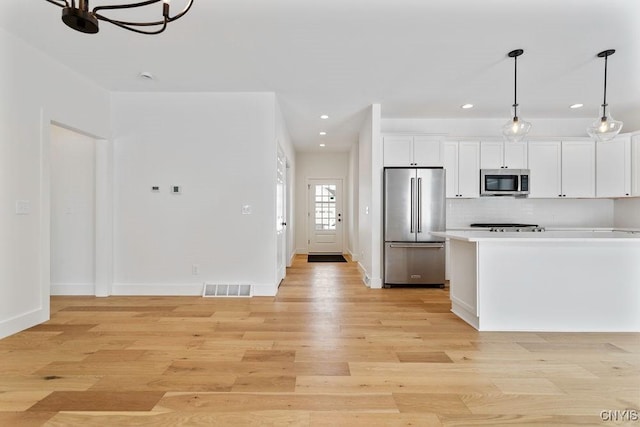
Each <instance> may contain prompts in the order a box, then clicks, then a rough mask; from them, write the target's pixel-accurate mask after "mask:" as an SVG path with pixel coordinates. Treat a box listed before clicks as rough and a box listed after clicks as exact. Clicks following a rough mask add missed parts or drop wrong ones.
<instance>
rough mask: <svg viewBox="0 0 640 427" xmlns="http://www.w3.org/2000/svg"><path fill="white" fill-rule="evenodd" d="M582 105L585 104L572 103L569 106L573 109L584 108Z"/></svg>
mask: <svg viewBox="0 0 640 427" xmlns="http://www.w3.org/2000/svg"><path fill="white" fill-rule="evenodd" d="M582 107H584V104H573V105H570V106H569V108H572V109H574V110H575V109H576V108H582Z"/></svg>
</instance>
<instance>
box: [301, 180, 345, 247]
mask: <svg viewBox="0 0 640 427" xmlns="http://www.w3.org/2000/svg"><path fill="white" fill-rule="evenodd" d="M307 189H308V200H309V209H308V213H307V218H308V240H307V243H308V245H309V247H308V252H309V253H335V254H342V251H343V247H342V242H343V224H344V218H343V215H342V180H341V179H309V181H308V185H307Z"/></svg>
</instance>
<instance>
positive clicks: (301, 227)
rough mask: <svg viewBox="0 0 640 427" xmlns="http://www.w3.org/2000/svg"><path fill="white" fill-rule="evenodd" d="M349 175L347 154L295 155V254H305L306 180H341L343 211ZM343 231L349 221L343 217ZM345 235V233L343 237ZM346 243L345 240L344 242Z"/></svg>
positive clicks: (347, 197)
mask: <svg viewBox="0 0 640 427" xmlns="http://www.w3.org/2000/svg"><path fill="white" fill-rule="evenodd" d="M348 175H349V153H345V152H327V153H316V152H314V153H305V152H299V153H297V154H296V175H295V187H296V209H295V212H296V227H295V230H296V232H295V235H296V248H297V249H296V252H297V253H299V254H305V253H307V240H308V237H307V226H308V222H307V212H308V210H309V209H308V207H307V202H308V198H307V179H309V178H340V179H342V193H343V194H342V199H343V209H345V208H346V206H347V203H348V200H349V199H350V198H351V195H350V193H349V187H348V185H347V184H348V183H347V177H348ZM344 222H345V225H344V229H345V230H348V228H349V224H350V223H351V219H350V218H348V217H346V216H345V221H344ZM346 236H347V233H345V237H346ZM344 241H346V239H345V240H344Z"/></svg>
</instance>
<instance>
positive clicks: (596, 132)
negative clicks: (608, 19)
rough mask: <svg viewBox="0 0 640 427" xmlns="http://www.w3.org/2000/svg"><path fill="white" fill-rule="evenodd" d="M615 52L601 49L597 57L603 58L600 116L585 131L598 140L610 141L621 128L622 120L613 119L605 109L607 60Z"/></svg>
mask: <svg viewBox="0 0 640 427" xmlns="http://www.w3.org/2000/svg"><path fill="white" fill-rule="evenodd" d="M614 53H616V51H615V49H608V50H603V51H602V52H600V53H599V54H598V58H604V100H603V101H602V105H601V107H602V108H601V110H600V116H599V117H598V118H597V119H596V121H595V122H593V123H592V124H591V126H589V127H588V128H587V133H588V134H589V136H591V137H592V138H594V139H596V140H597V141H600V142H605V141H610V140H612V139H613V138H615V137H616V135H617V134H619V133H620V131H621V130H622V122H621V121H620V120H614V119H613V117H611V113H610V112H609V110H607V106H608V105H607V60H608V58H609V57H610V56H611V55H613V54H614Z"/></svg>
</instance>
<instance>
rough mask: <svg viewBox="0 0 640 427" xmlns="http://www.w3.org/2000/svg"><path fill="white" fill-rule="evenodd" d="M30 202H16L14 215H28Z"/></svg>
mask: <svg viewBox="0 0 640 427" xmlns="http://www.w3.org/2000/svg"><path fill="white" fill-rule="evenodd" d="M30 213H31V202H30V201H29V200H16V215H29V214H30Z"/></svg>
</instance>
